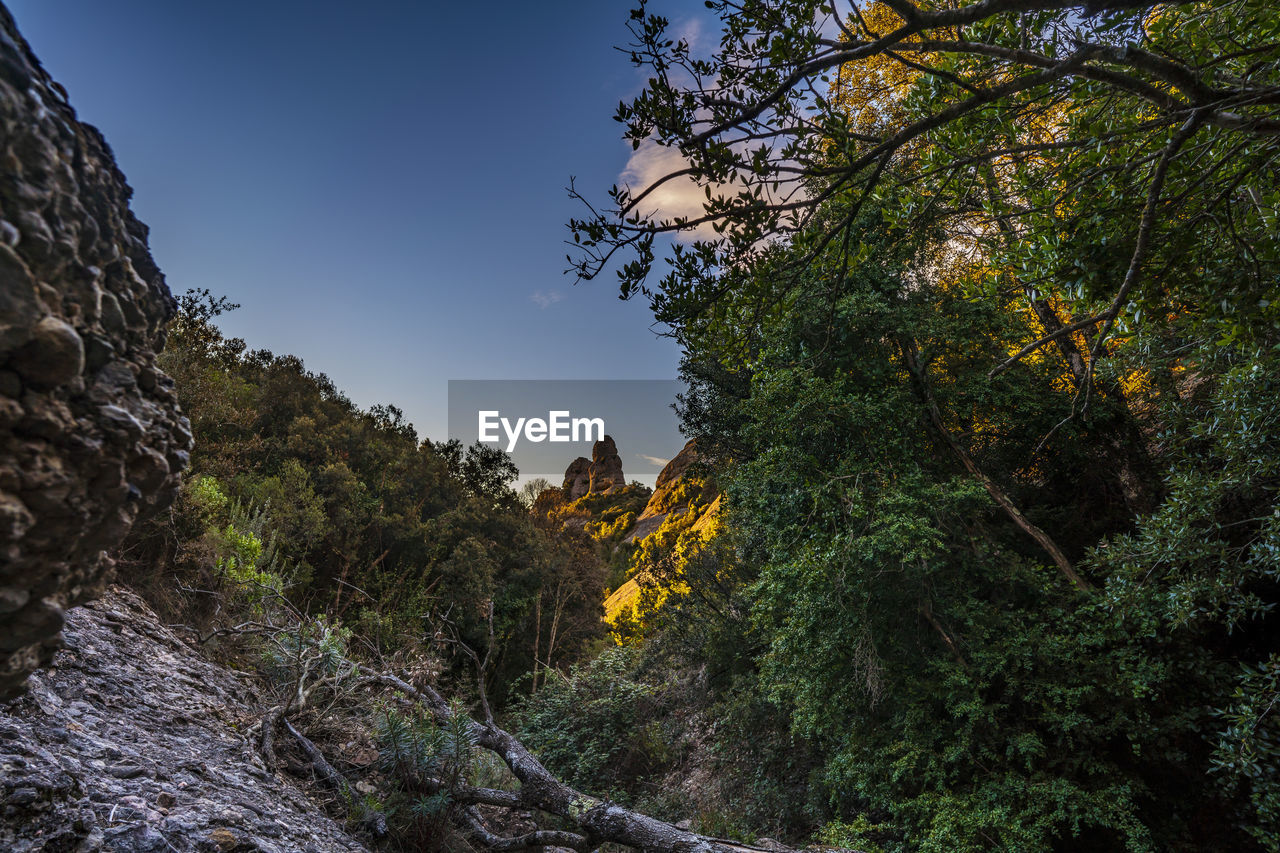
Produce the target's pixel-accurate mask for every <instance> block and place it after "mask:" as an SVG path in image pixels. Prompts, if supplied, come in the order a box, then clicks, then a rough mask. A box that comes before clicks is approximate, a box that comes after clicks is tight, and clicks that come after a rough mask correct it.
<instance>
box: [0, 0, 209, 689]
mask: <svg viewBox="0 0 1280 853" xmlns="http://www.w3.org/2000/svg"><path fill="white" fill-rule="evenodd" d="M0 156H2V157H3V161H2V162H0V699H4V698H9V697H11V696H13V695H16V694H17V693H18V692H19V691H20V690H21V687H22V684H23V681H24V680H25V678H26V676H27V673H29V672H30V671H31V670H33V669H35V668H36V667H37V666H40V665H41V664H42V663H44V662H46V661H47V660H48V659H49V657H50V655H52V653H53V651H54V650H55V649H56V648H57V646H58V643H59V634H58V632H59V630H60V629H61V627H62V622H63V611H64V610H65V609H66V608H68V607H70V606H72V605H74V604H76V603H78V602H81V601H84V600H86V599H89V598H91V597H93V596H94V595H96V594H97V592H98V591H99V590H100V588H101V586H102V584H103V582H104V578H105V576H106V573H107V571H108V569H109V568H110V567H111V562H110V560H109V559H107V557H106V555H105V552H106V551H108V550H110V549H111V548H114V547H115V546H116V545H118V544H119V542H120V540H121V538H122V537H123V536H124V534H125V533H127V532H128V530H129V528H130V526H131V525H132V524H133V523H134V522H135V521H136V520H137V519H138V517H139V516H141V515H143V514H144V513H147V512H152V511H155V510H156V509H158V508H161V507H163V506H165V505H167V503H168V502H169V501H170V500H172V498H173V495H174V494H175V493H176V491H177V488H178V475H179V473H180V472H181V470H182V468H183V467H184V466H185V464H186V459H187V454H186V451H187V450H188V449H189V448H190V442H191V436H190V432H189V429H188V426H187V424H186V423H185V420H184V419H183V418H182V416H181V413H180V412H179V411H178V407H177V402H176V398H175V397H174V394H173V391H172V387H173V384H172V382H171V381H170V380H169V379H168V377H165V376H164V375H163V374H162V373H161V372H160V371H159V370H158V369H157V368H156V365H155V354H156V352H157V351H158V350H159V349H160V348H161V347H162V346H163V343H164V328H165V324H166V323H167V322H168V320H169V318H170V316H171V315H172V313H173V310H174V302H173V298H172V296H171V295H170V293H169V289H168V287H166V285H165V282H164V277H163V276H162V275H161V273H160V270H159V269H157V267H156V264H155V262H154V261H153V260H152V258H151V254H150V252H149V251H148V249H147V229H146V226H144V225H143V224H142V223H140V222H139V221H138V220H137V219H135V218H134V216H133V214H132V213H131V212H130V210H129V196H130V194H131V190H130V189H129V186H128V184H126V183H125V179H124V176H123V175H122V174H121V173H120V171H119V169H117V168H116V165H115V162H114V160H113V159H112V156H111V151H110V149H109V148H108V147H107V144H106V142H105V141H103V139H102V136H101V135H100V134H99V133H98V131H96V130H95V129H94V128H92V127H90V126H88V125H86V124H82V123H81V122H79V121H78V120H77V119H76V115H75V112H74V110H72V109H71V107H70V106H69V105H68V104H67V102H66V96H65V94H64V93H63V92H62V90H61V88H60V87H58V85H57V84H56V83H54V82H53V81H52V80H51V79H50V78H49V76H48V75H47V74H46V73H45V72H44V70H43V69H42V68H41V67H40V63H39V62H38V61H37V60H36V59H35V57H34V56H33V55H32V54H31V51H30V49H29V48H28V46H27V44H26V42H24V41H23V39H22V37H21V36H20V35H19V34H18V31H17V29H16V28H15V26H14V23H13V19H12V17H11V16H10V14H9V12H8V10H6V9H5V8H4V7H3V6H0Z"/></svg>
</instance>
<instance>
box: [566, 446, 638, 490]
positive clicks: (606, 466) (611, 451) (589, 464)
mask: <svg viewBox="0 0 1280 853" xmlns="http://www.w3.org/2000/svg"><path fill="white" fill-rule="evenodd" d="M626 484H627V479H626V477H625V476H624V475H623V473H622V457H621V456H619V455H618V445H616V444H614V442H613V438H612V437H611V436H607V435H606V436H605V437H604V440H603V441H597V442H596V443H595V444H594V445H593V446H592V447H591V458H590V459H588V458H587V457H585V456H579V457H578V458H577V459H575V460H573V461H572V462H570V463H569V467H568V468H566V469H565V472H564V486H563V488H564V494H565V497H566V498H568V499H569V500H571V501H576V500H577V499H578V498H580V497H582V496H583V495H588V494H600V493H602V492H607V491H609V490H611V489H619V488H622V487H623V486H625V485H626Z"/></svg>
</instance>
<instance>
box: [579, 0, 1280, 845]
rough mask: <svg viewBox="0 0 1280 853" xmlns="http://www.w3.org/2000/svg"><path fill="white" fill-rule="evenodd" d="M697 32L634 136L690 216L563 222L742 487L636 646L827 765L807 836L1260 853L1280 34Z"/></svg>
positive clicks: (889, 24) (1272, 792) (859, 14)
mask: <svg viewBox="0 0 1280 853" xmlns="http://www.w3.org/2000/svg"><path fill="white" fill-rule="evenodd" d="M708 5H709V6H711V7H713V8H715V9H716V10H717V11H718V12H719V13H720V15H721V19H722V23H723V32H722V39H721V42H720V45H719V47H718V49H717V50H716V51H715V53H714V54H713V55H712V56H710V57H708V58H699V57H696V56H694V55H693V53H692V50H691V47H690V45H689V44H687V43H686V42H684V41H681V40H678V39H673V38H671V37H670V36H668V35H667V33H666V24H667V22H666V21H665V20H663V19H662V18H660V17H656V16H649V15H647V14H646V13H645V11H644V9H643V8H641V9H640V10H638V11H637V12H636V13H635V14H634V15H633V32H634V33H635V35H636V44H635V45H634V46H633V59H634V60H635V61H636V62H637V63H639V64H642V65H647V66H648V67H650V68H651V69H652V71H653V74H654V76H653V78H652V79H651V81H650V84H649V86H648V88H647V89H646V90H645V91H644V93H642V94H641V95H640V96H639V97H638V98H636V99H635V100H634V101H632V102H630V103H628V104H624V105H623V107H622V108H621V110H620V113H619V118H620V119H622V120H623V121H625V122H626V124H627V133H628V135H629V137H630V138H631V139H632V141H633V142H634V143H635V144H636V145H637V146H640V145H669V146H673V147H678V148H679V150H680V152H681V154H683V155H684V156H685V157H686V158H687V161H688V163H689V167H688V169H685V170H683V171H681V172H679V173H675V174H673V175H672V176H671V177H670V179H669V180H672V181H677V182H679V181H690V180H691V181H694V182H696V183H697V184H698V186H699V187H700V188H705V189H706V198H707V199H708V201H707V204H706V213H705V216H703V217H701V218H693V219H691V218H687V217H686V218H680V217H678V216H666V217H665V218H664V215H663V213H662V212H661V211H659V212H658V213H657V214H655V215H652V216H646V215H644V211H645V210H646V204H647V202H645V201H644V199H645V198H647V196H646V194H645V192H644V191H645V190H646V189H647V188H645V187H637V188H627V187H621V188H618V189H617V190H616V191H615V193H614V195H613V199H614V202H615V205H616V206H615V209H614V210H612V211H609V212H605V213H602V214H600V215H597V216H593V217H592V218H590V219H587V220H583V221H579V222H575V223H574V230H575V237H576V239H578V240H579V241H580V243H581V244H582V245H583V246H585V247H586V248H585V249H584V252H585V254H584V255H583V256H582V257H581V258H580V259H579V260H578V262H577V264H578V266H577V268H578V270H579V271H580V272H581V273H583V274H585V275H588V276H590V275H594V274H595V273H596V272H598V271H599V270H600V269H602V268H603V265H604V264H605V263H606V262H607V261H609V260H611V259H612V258H613V257H614V256H615V255H616V253H618V252H625V251H628V250H634V251H635V252H636V254H635V255H634V256H633V258H632V259H631V260H629V261H628V262H626V263H625V264H624V265H623V268H622V269H621V271H620V276H621V278H622V282H623V292H624V295H630V294H632V293H645V294H647V295H648V296H649V298H650V299H651V302H652V305H653V308H654V311H655V315H656V317H657V319H658V320H660V321H661V322H663V323H665V324H666V325H667V326H668V327H669V328H670V329H671V331H672V334H673V335H674V336H675V337H676V339H677V340H679V341H680V343H681V344H682V346H683V347H684V351H685V360H684V368H683V370H684V375H685V378H686V379H687V380H688V382H689V384H690V389H691V390H690V393H689V394H688V396H687V398H686V399H685V401H684V405H683V410H682V417H683V419H684V425H685V428H686V430H687V431H688V432H689V434H690V435H692V436H694V437H695V438H696V439H697V440H698V442H699V448H700V449H701V450H702V451H703V452H704V453H705V454H706V456H707V457H708V458H710V459H712V460H713V462H714V464H715V467H716V468H717V472H716V473H717V476H718V478H719V480H720V482H721V483H722V484H723V485H724V487H725V515H724V522H723V524H722V525H721V530H720V534H719V536H718V538H717V541H716V543H713V544H712V545H709V546H708V547H706V548H703V549H700V550H699V552H698V554H697V555H696V556H695V557H694V558H692V559H689V560H686V561H685V562H684V563H683V564H682V565H681V566H680V567H678V570H677V571H675V572H673V573H672V575H671V577H670V578H668V582H667V583H666V589H667V592H668V593H669V595H668V596H667V598H666V599H665V603H664V604H663V605H662V607H661V612H660V614H659V615H658V617H657V619H658V623H659V625H660V626H661V627H660V632H659V635H658V636H657V637H655V638H654V639H653V640H652V641H651V642H652V643H653V647H654V648H655V650H656V649H661V650H663V651H664V652H665V653H667V654H668V655H670V658H669V659H670V660H671V661H673V662H675V663H676V664H682V665H685V666H699V667H703V668H704V669H705V671H706V672H707V674H708V678H709V679H710V682H711V685H712V687H713V688H714V690H715V691H718V695H719V696H720V697H721V699H720V701H723V700H724V698H725V697H730V696H733V697H737V699H736V701H737V706H736V707H739V708H741V707H747V706H748V705H749V704H750V703H759V704H760V706H761V707H766V708H772V709H775V710H774V712H772V713H768V714H764V715H761V716H760V718H759V719H758V721H757V723H758V724H757V726H756V727H755V728H753V729H752V730H750V731H749V732H748V733H746V734H745V735H744V734H743V733H742V732H741V731H739V732H738V736H740V737H741V736H745V737H747V738H749V739H750V740H751V741H752V742H753V744H755V745H756V746H757V747H759V746H760V745H762V744H768V743H773V744H776V745H781V744H785V743H788V742H791V741H790V739H792V738H800V739H802V741H803V743H805V744H807V745H810V746H811V747H812V748H813V749H814V750H815V754H816V755H817V756H819V757H820V758H819V764H820V767H819V769H818V770H817V772H815V773H813V774H812V775H811V777H809V779H808V780H807V781H808V784H807V785H804V786H800V789H799V790H797V789H794V788H793V789H789V790H790V793H788V794H787V796H789V797H790V798H791V807H790V811H788V810H787V809H783V810H780V811H781V812H783V813H789V814H791V815H792V818H791V821H792V822H791V825H790V831H791V832H793V833H797V834H799V833H803V832H805V831H806V830H807V829H809V828H812V827H814V826H815V825H817V824H823V825H825V829H823V830H822V833H821V837H823V838H824V839H826V840H828V841H831V842H833V843H844V844H850V845H853V846H860V847H862V848H864V849H871V848H873V847H875V846H878V847H879V848H881V849H884V850H936V851H943V850H945V851H955V850H989V849H1003V850H1067V849H1071V850H1075V849H1097V850H1120V849H1127V850H1156V849H1160V850H1179V849H1182V850H1199V849H1253V848H1262V849H1271V850H1275V849H1280V811H1278V810H1277V804H1278V802H1280V786H1278V783H1277V779H1280V767H1278V766H1277V765H1278V764H1280V747H1278V741H1277V733H1278V723H1277V720H1276V717H1275V714H1274V713H1273V708H1274V705H1275V703H1276V700H1277V692H1276V686H1277V666H1280V654H1278V653H1280V642H1278V640H1277V638H1278V637H1280V632H1277V624H1276V616H1275V610H1274V608H1275V604H1276V602H1277V599H1278V596H1280V507H1278V506H1277V494H1276V492H1277V488H1278V487H1280V476H1278V475H1280V467H1278V466H1280V453H1278V452H1277V450H1276V448H1277V439H1280V434H1278V433H1277V430H1280V405H1278V403H1277V400H1280V396H1278V395H1277V391H1280V387H1278V386H1277V379H1276V377H1277V375H1280V373H1278V371H1280V326H1278V324H1277V321H1276V316H1275V300H1276V296H1277V283H1278V273H1280V231H1278V230H1277V228H1276V222H1277V221H1280V196H1278V195H1277V187H1278V186H1280V174H1278V173H1277V168H1276V159H1277V157H1278V156H1280V145H1277V141H1276V140H1277V118H1276V107H1277V104H1280V46H1278V45H1280V42H1277V38H1276V36H1277V34H1280V14H1278V13H1277V11H1276V9H1275V8H1274V6H1273V5H1272V4H1267V3H1260V2H1250V0H1239V2H1221V3H1173V4H1159V5H1157V4H1147V3H1130V2H1124V3H1105V2H1104V3H1096V4H1090V5H1087V6H1081V7H1069V6H1068V5H1067V4H1062V3H1051V2H1029V3H1002V2H1000V0H995V2H989V3H982V4H941V3H924V4H919V5H916V4H912V3H909V2H905V0H889V2H885V3H883V4H870V5H861V6H852V7H850V6H845V7H844V10H843V11H841V10H839V9H836V8H835V7H834V6H833V5H832V4H831V3H819V2H802V1H800V0H797V1H796V2H791V1H790V0H779V1H778V2H760V3H746V4H737V3H724V2H712V3H709V4H708ZM833 11H834V17H833V16H832V12H833ZM708 225H714V226H716V228H717V229H718V231H719V234H718V235H717V236H714V237H712V238H710V239H708V238H706V237H705V236H702V235H705V234H706V230H705V228H706V226H708ZM699 226H701V227H702V228H703V230H702V231H699V232H697V233H695V234H694V235H693V236H695V237H699V236H702V239H699V240H696V241H695V242H693V243H692V244H676V245H675V248H674V252H673V254H672V255H671V258H670V260H671V269H672V271H671V273H670V274H669V275H667V277H666V278H664V279H663V280H662V281H661V282H660V283H659V284H657V285H652V284H650V283H648V282H647V280H646V276H647V274H648V271H649V268H650V266H651V264H652V262H653V257H654V245H655V243H654V238H655V237H657V236H659V235H661V234H664V233H678V232H681V231H689V230H692V229H694V228H695V227H699ZM673 581H674V583H673ZM755 772H756V773H758V778H760V779H761V780H768V779H770V777H771V774H775V771H773V770H769V769H766V765H765V764H764V763H763V762H762V763H760V764H759V765H758V767H757V769H756V771H755ZM772 779H773V781H775V782H777V781H780V780H779V778H778V777H777V775H772ZM777 791H778V789H777V787H775V788H774V789H773V794H776V793H777ZM802 791H803V793H802ZM771 795H772V794H771ZM743 796H744V798H747V799H749V798H750V796H751V795H750V794H749V793H745V792H744V794H743ZM757 801H758V800H753V802H757ZM775 811H779V810H775ZM797 813H799V814H802V815H803V816H801V817H797V816H796V815H797ZM806 824H807V826H806Z"/></svg>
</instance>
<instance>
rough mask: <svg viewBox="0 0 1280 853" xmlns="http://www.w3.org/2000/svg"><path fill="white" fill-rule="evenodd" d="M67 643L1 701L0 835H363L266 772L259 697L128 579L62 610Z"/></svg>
mask: <svg viewBox="0 0 1280 853" xmlns="http://www.w3.org/2000/svg"><path fill="white" fill-rule="evenodd" d="M66 641H67V648H65V649H64V650H62V651H60V652H58V654H57V655H56V657H55V658H54V659H53V665H52V666H50V667H49V668H48V669H45V670H41V671H38V672H37V673H35V674H34V675H32V676H31V680H30V681H31V684H30V690H29V691H28V693H27V695H25V696H24V697H23V698H21V699H18V700H15V701H12V702H10V703H9V704H8V705H0V849H4V850H11V851H14V852H15V853H28V851H31V853H34V851H49V853H52V851H89V850H111V851H119V852H120V853H126V851H128V852H130V853H132V851H136V852H137V853H144V851H145V853H150V852H151V851H156V853H160V851H181V853H186V851H211V853H216V851H239V853H252V851H261V852H262V853H277V851H278V853H295V851H311V853H336V851H362V850H364V849H365V848H364V847H363V846H362V845H361V844H360V843H359V842H357V841H355V840H354V839H352V838H350V837H349V836H347V835H346V834H345V833H344V832H343V831H342V830H341V829H339V828H338V826H337V825H336V824H334V823H333V821H331V820H329V818H327V817H325V816H324V814H323V812H322V811H321V810H320V809H319V808H318V807H317V805H316V804H315V803H314V802H313V801H312V800H311V799H309V798H308V796H307V795H306V794H304V793H303V792H302V791H300V790H298V789H297V788H295V787H293V786H292V785H290V784H288V783H287V782H286V781H285V777H284V776H283V775H277V774H272V773H269V772H267V770H266V769H265V768H264V767H263V764H262V760H261V758H260V757H259V755H258V751H257V748H256V745H255V744H254V743H252V742H251V740H250V739H249V738H248V737H246V736H245V735H244V734H243V732H244V731H245V730H246V729H248V728H249V727H250V726H251V725H252V724H253V723H255V722H257V721H258V720H259V719H260V717H261V713H262V711H261V703H260V700H259V699H258V697H257V696H256V694H255V692H254V689H253V687H252V685H251V684H250V683H249V682H248V681H247V680H246V679H244V678H242V677H241V676H238V675H236V674H234V673H231V672H229V671H227V670H226V669H223V668H220V667H217V666H214V665H212V664H210V663H208V662H207V661H205V660H203V659H202V658H200V657H199V656H198V655H197V654H196V653H195V652H194V651H192V650H191V649H190V648H188V647H187V646H186V645H185V644H184V643H182V642H181V641H180V640H179V639H178V638H177V637H176V636H175V635H174V634H173V633H171V632H170V631H169V630H168V629H166V628H165V627H164V626H163V625H161V624H160V622H159V620H158V619H157V618H156V616H155V614H154V613H153V612H152V611H151V609H150V608H149V607H147V605H146V604H145V603H143V601H142V600H141V599H140V598H138V597H137V596H136V595H134V594H133V593H131V592H129V591H128V590H126V589H123V588H121V587H111V588H110V589H108V590H107V592H106V594H105V595H104V596H103V597H102V598H101V599H100V600H98V601H95V602H92V603H90V604H89V605H87V606H85V607H80V608H76V609H75V610H73V611H71V612H69V613H68V614H67V623H66Z"/></svg>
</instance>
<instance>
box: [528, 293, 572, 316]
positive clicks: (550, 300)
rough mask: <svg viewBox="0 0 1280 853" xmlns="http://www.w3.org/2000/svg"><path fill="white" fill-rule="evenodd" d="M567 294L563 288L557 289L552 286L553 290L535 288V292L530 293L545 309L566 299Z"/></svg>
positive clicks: (530, 296) (531, 297) (539, 305)
mask: <svg viewBox="0 0 1280 853" xmlns="http://www.w3.org/2000/svg"><path fill="white" fill-rule="evenodd" d="M566 295H567V294H565V292H564V291H563V290H556V289H554V288H552V289H551V290H535V291H534V292H533V293H531V294H529V298H530V299H532V300H533V301H534V302H536V303H537V304H538V307H539V308H541V309H543V310H544V311H545V310H546V309H547V308H549V307H551V306H552V305H555V304H556V303H557V302H559V301H561V300H562V299H564V298H565V296H566Z"/></svg>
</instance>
